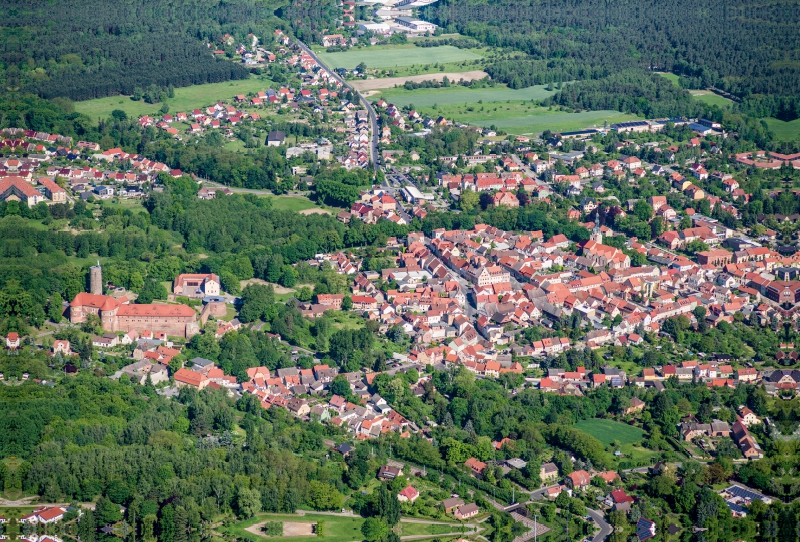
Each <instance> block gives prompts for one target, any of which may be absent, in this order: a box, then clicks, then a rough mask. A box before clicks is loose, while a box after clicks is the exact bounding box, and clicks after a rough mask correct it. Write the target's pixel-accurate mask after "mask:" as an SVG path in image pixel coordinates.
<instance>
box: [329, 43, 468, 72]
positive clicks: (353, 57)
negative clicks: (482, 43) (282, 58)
mask: <svg viewBox="0 0 800 542" xmlns="http://www.w3.org/2000/svg"><path fill="white" fill-rule="evenodd" d="M317 54H318V55H319V58H320V60H322V61H323V62H324V63H325V64H326V65H327V66H328V67H330V68H347V69H353V68H355V67H356V66H358V65H359V64H360V63H362V62H363V63H364V64H366V65H367V68H392V67H394V66H411V65H414V64H434V63H437V62H438V63H443V62H445V63H446V62H461V61H464V60H478V59H481V58H483V57H482V56H480V55H478V54H476V53H473V52H471V51H467V50H465V49H459V48H457V47H453V46H452V45H443V46H441V47H415V46H413V45H412V46H387V47H370V48H369V49H361V50H355V51H348V52H341V53H326V52H320V53H317Z"/></svg>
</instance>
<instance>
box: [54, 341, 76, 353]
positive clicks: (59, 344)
mask: <svg viewBox="0 0 800 542" xmlns="http://www.w3.org/2000/svg"><path fill="white" fill-rule="evenodd" d="M56 354H61V355H62V356H71V355H72V349H71V347H70V344H69V341H67V340H56V341H54V342H53V355H56Z"/></svg>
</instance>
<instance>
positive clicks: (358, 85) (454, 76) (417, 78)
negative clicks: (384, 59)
mask: <svg viewBox="0 0 800 542" xmlns="http://www.w3.org/2000/svg"><path fill="white" fill-rule="evenodd" d="M445 76H447V78H448V79H450V80H451V81H460V80H461V79H463V80H464V81H473V80H475V79H483V78H484V77H489V74H488V73H486V72H485V71H483V70H472V71H468V72H447V73H442V72H437V73H430V74H425V75H410V76H407V77H383V78H380V79H361V80H358V81H350V84H351V85H352V86H353V88H354V89H356V90H375V89H382V88H393V87H395V86H403V85H404V84H405V83H406V81H411V82H412V83H421V82H423V81H442V80H443V79H444V78H445ZM430 90H435V89H430Z"/></svg>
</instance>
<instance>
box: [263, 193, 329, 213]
mask: <svg viewBox="0 0 800 542" xmlns="http://www.w3.org/2000/svg"><path fill="white" fill-rule="evenodd" d="M267 197H268V198H270V199H271V200H272V208H273V209H278V210H281V211H294V212H301V211H308V210H311V209H314V210H315V211H316V212H320V213H324V212H328V211H324V210H323V209H320V208H319V207H318V206H317V204H316V203H314V202H313V201H311V200H310V199H308V198H307V197H305V196H289V195H281V196H267ZM303 214H308V213H303Z"/></svg>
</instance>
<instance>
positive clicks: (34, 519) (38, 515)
mask: <svg viewBox="0 0 800 542" xmlns="http://www.w3.org/2000/svg"><path fill="white" fill-rule="evenodd" d="M66 512H67V511H66V509H64V508H61V507H60V506H46V507H43V508H37V509H36V510H34V511H33V512H31V513H30V514H28V515H26V516H22V517H21V518H19V522H20V523H34V524H35V523H45V524H47V523H56V522H57V521H60V520H61V518H63V517H64V514H65V513H66Z"/></svg>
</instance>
